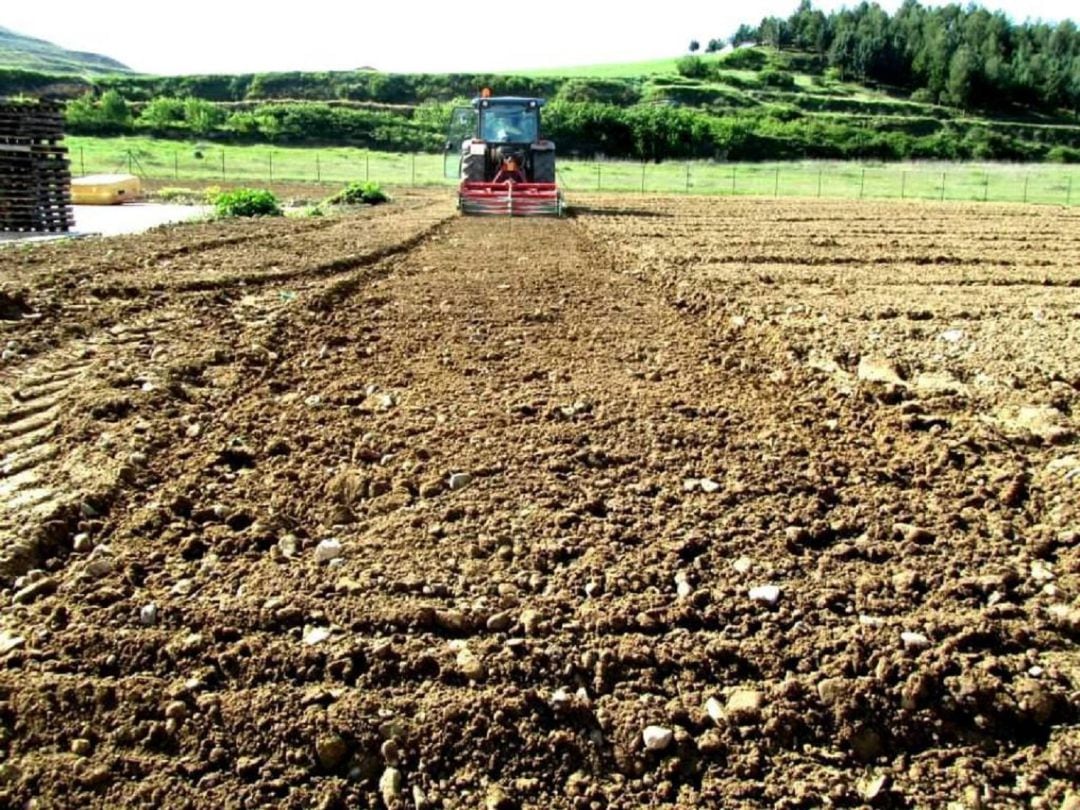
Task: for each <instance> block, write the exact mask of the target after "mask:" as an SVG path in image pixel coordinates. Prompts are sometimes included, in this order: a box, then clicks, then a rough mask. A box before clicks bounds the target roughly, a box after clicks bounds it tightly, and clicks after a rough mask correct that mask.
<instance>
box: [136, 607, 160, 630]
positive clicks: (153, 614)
mask: <svg viewBox="0 0 1080 810" xmlns="http://www.w3.org/2000/svg"><path fill="white" fill-rule="evenodd" d="M157 615H158V608H157V605H155V604H154V603H153V602H151V603H150V604H148V605H143V606H142V607H141V608H139V624H141V625H142V626H143V627H151V626H153V625H155V624H157Z"/></svg>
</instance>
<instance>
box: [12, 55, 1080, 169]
mask: <svg viewBox="0 0 1080 810" xmlns="http://www.w3.org/2000/svg"><path fill="white" fill-rule="evenodd" d="M619 74H623V75H619ZM481 87H490V88H492V89H493V90H494V91H495V92H496V93H498V94H505V95H521V96H541V97H545V98H547V99H548V101H549V104H548V106H547V108H546V109H545V113H544V122H545V130H546V132H547V135H548V137H550V138H552V139H553V140H555V141H556V142H557V143H558V144H559V148H560V150H562V151H563V152H564V153H565V154H568V155H571V154H574V155H580V156H589V155H602V156H606V157H609V158H634V159H638V160H650V161H663V160H672V159H680V160H684V159H714V160H715V159H719V160H728V161H748V160H749V161H753V160H761V161H772V160H798V159H806V158H811V159H827V160H844V159H853V158H855V159H876V160H890V161H895V160H980V161H983V160H1015V161H1040V160H1051V161H1057V162H1080V122H1078V121H1077V120H1076V118H1075V116H1073V115H1072V114H1071V113H1069V112H1063V111H1053V110H1051V111H1046V110H1044V111H1042V112H1040V113H1035V112H1032V111H1029V110H1025V109H1023V108H1016V107H1014V108H1010V110H1009V111H1008V113H1007V114H1003V113H1000V112H998V113H991V112H989V111H983V112H981V113H977V112H974V111H970V110H963V109H960V108H958V107H953V106H949V105H946V104H938V103H931V102H930V101H929V100H928V99H926V98H925V97H921V96H918V95H916V94H908V93H903V92H898V91H896V90H895V89H890V88H887V87H883V86H874V85H863V84H859V83H856V82H853V81H851V80H849V79H846V78H845V77H844V76H842V75H840V74H839V73H838V72H837V71H834V70H832V69H827V68H826V66H825V64H824V61H823V59H822V58H821V57H820V55H815V54H813V53H807V52H798V51H792V50H785V51H778V50H775V49H772V48H767V47H755V48H746V49H739V50H736V51H735V52H732V53H729V54H726V55H723V56H716V55H709V56H704V57H697V56H695V57H682V58H679V59H674V60H654V61H650V62H639V63H630V64H621V65H601V66H593V67H589V66H581V67H577V68H565V69H561V70H556V71H551V72H550V75H549V71H546V70H545V71H531V72H525V73H520V74H504V75H496V74H387V73H378V72H372V71H337V72H322V73H300V72H294V73H264V74H237V75H204V76H145V75H134V74H114V75H96V76H88V75H84V76H67V77H60V76H57V75H50V74H46V73H40V72H38V73H35V72H30V71H19V70H4V69H2V68H0V95H5V94H6V95H14V94H18V93H24V94H27V95H32V96H52V97H58V98H67V99H74V101H72V103H70V104H69V105H68V130H69V132H70V133H71V134H76V135H147V136H154V137H160V138H171V139H177V138H185V137H187V138H193V139H196V140H199V141H219V142H233V143H248V144H252V143H260V142H262V143H271V144H278V145H317V146H358V147H364V148H368V149H378V150H387V151H394V152H413V151H422V152H438V151H441V150H442V148H443V146H444V145H445V133H446V126H447V122H448V120H449V118H450V113H451V108H452V107H453V105H454V104H455V103H462V100H463V99H465V98H467V97H469V96H472V95H474V94H475V93H476V92H477V91H478V90H479V89H480V88H481Z"/></svg>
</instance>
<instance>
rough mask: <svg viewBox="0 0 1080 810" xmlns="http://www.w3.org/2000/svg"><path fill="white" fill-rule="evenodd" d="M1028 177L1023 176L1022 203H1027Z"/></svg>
mask: <svg viewBox="0 0 1080 810" xmlns="http://www.w3.org/2000/svg"><path fill="white" fill-rule="evenodd" d="M1028 177H1029V175H1026V174H1025V175H1024V202H1027V194H1028Z"/></svg>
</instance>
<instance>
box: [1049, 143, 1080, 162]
mask: <svg viewBox="0 0 1080 810" xmlns="http://www.w3.org/2000/svg"><path fill="white" fill-rule="evenodd" d="M1046 159H1047V160H1049V161H1050V162H1051V163H1080V149H1073V148H1071V147H1069V146H1055V147H1053V148H1052V149H1050V150H1049V151H1048V152H1047V153H1046Z"/></svg>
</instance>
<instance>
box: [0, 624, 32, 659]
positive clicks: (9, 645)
mask: <svg viewBox="0 0 1080 810" xmlns="http://www.w3.org/2000/svg"><path fill="white" fill-rule="evenodd" d="M24 644H26V639H25V638H23V637H22V636H17V635H15V634H14V633H12V632H11V631H10V630H0V655H7V654H8V653H9V652H11V651H12V650H17V649H18V648H19V647H22V646H23V645H24Z"/></svg>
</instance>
